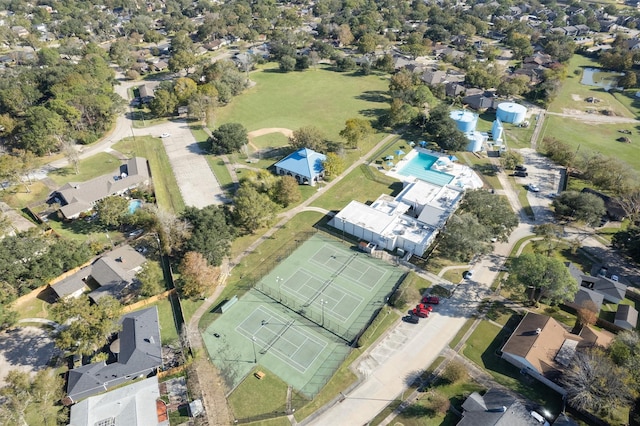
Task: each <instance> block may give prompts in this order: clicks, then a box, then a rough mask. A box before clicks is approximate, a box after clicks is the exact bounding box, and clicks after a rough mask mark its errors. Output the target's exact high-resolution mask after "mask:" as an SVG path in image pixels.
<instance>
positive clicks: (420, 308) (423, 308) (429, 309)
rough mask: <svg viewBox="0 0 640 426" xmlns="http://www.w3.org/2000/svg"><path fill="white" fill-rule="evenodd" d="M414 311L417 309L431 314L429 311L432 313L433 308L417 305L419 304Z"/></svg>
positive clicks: (421, 304) (422, 304)
mask: <svg viewBox="0 0 640 426" xmlns="http://www.w3.org/2000/svg"><path fill="white" fill-rule="evenodd" d="M416 309H419V310H421V311H427V312H431V311H433V306H431V305H425V304H424V303H419V304H417V305H416Z"/></svg>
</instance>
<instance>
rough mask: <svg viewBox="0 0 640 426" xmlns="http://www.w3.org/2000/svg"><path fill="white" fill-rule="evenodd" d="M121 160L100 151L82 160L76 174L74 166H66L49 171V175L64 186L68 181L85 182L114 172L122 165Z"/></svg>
mask: <svg viewBox="0 0 640 426" xmlns="http://www.w3.org/2000/svg"><path fill="white" fill-rule="evenodd" d="M120 164H121V161H120V160H118V159H117V158H116V157H114V156H113V155H111V154H107V153H106V152H100V153H98V154H96V155H92V156H91V157H89V158H85V159H84V160H80V163H79V165H78V170H79V172H80V173H78V174H76V171H75V168H74V167H73V166H66V167H63V168H61V169H56V170H54V171H52V172H51V173H49V177H50V178H51V180H53V181H54V182H55V183H57V184H58V185H60V186H62V185H64V184H65V183H68V182H85V181H87V180H90V179H93V178H96V177H98V176H102V175H106V174H107V173H112V172H114V171H115V170H117V169H118V167H120Z"/></svg>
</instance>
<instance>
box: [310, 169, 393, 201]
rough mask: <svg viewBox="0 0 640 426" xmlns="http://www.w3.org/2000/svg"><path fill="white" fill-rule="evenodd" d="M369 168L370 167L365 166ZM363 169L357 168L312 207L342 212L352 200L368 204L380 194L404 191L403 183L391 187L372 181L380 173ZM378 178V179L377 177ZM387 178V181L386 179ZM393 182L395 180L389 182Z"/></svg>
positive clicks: (383, 177) (381, 177) (382, 178)
mask: <svg viewBox="0 0 640 426" xmlns="http://www.w3.org/2000/svg"><path fill="white" fill-rule="evenodd" d="M363 167H368V166H363ZM363 167H356V168H355V169H354V170H353V171H352V172H351V173H349V174H348V175H347V176H345V177H344V178H343V179H342V180H341V181H340V182H338V183H337V184H336V185H335V186H334V187H333V188H332V189H331V191H329V192H327V193H326V194H324V195H322V196H321V197H319V198H318V199H317V200H316V201H314V202H313V203H312V204H311V205H312V206H315V207H322V208H325V209H327V210H340V209H342V208H343V207H345V206H346V205H347V204H349V202H350V201H351V200H356V201H360V202H362V203H366V202H367V201H374V200H376V199H377V198H378V197H379V196H380V194H392V195H395V194H397V193H398V192H399V191H400V190H402V182H400V181H398V182H395V183H393V184H391V185H389V184H383V183H379V182H377V181H375V180H373V179H372V176H374V177H375V175H373V173H376V174H377V173H378V172H376V171H375V170H373V169H371V172H372V173H366V172H367V170H363ZM375 178H377V177H375ZM385 178H386V179H385ZM379 179H380V180H384V181H387V180H389V178H387V177H386V176H382V175H381V176H380V177H379ZM389 181H390V182H393V180H389Z"/></svg>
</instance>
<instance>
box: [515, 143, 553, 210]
mask: <svg viewBox="0 0 640 426" xmlns="http://www.w3.org/2000/svg"><path fill="white" fill-rule="evenodd" d="M520 153H521V154H522V156H523V157H524V162H523V163H524V166H525V167H526V168H527V173H528V176H527V177H515V180H516V187H515V188H514V189H516V190H518V191H519V190H522V191H527V199H528V200H529V205H531V208H532V209H533V214H534V216H535V219H536V222H547V221H551V220H552V212H551V210H550V209H549V205H550V204H551V202H552V201H553V198H552V197H553V195H551V194H557V193H558V192H559V191H560V170H561V167H559V166H557V165H556V164H554V163H553V162H552V161H551V160H549V159H548V158H546V157H543V156H542V155H540V154H538V153H537V152H535V151H534V150H533V149H528V148H527V149H521V150H520ZM528 184H534V185H537V186H538V188H539V189H540V191H539V192H533V191H528V190H527V189H526V187H525V186H526V185H528Z"/></svg>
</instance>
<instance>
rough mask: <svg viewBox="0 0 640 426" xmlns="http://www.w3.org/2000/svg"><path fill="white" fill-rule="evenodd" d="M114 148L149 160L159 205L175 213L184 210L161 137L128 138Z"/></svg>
mask: <svg viewBox="0 0 640 426" xmlns="http://www.w3.org/2000/svg"><path fill="white" fill-rule="evenodd" d="M113 148H114V149H116V150H118V151H120V152H122V153H123V154H125V155H132V156H133V155H136V156H139V157H145V158H146V159H147V160H149V166H150V168H151V176H152V179H153V188H154V190H155V193H156V200H157V202H158V205H159V206H160V207H162V208H164V209H167V210H171V211H173V212H175V213H180V212H181V211H182V210H184V201H183V200H182V195H181V194H180V188H178V183H177V182H176V178H175V176H174V175H173V169H172V168H171V164H170V163H169V157H168V156H167V153H166V152H165V150H164V145H162V141H161V140H160V139H158V138H154V137H151V136H144V137H137V138H135V139H133V138H126V139H123V140H121V141H120V142H118V143H117V144H115V145H114V146H113Z"/></svg>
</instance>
